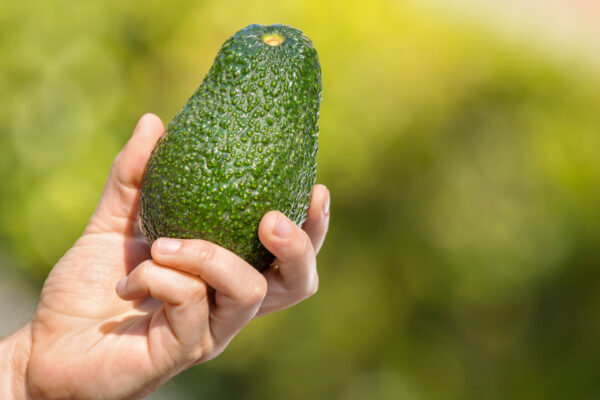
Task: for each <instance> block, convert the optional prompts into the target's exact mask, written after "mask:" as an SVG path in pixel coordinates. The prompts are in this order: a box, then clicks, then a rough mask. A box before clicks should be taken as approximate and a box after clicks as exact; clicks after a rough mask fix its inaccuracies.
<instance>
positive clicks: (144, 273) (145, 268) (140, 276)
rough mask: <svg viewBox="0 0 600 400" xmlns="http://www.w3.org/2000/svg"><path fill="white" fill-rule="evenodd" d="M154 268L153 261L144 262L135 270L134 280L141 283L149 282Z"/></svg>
mask: <svg viewBox="0 0 600 400" xmlns="http://www.w3.org/2000/svg"><path fill="white" fill-rule="evenodd" d="M152 267H153V264H152V261H150V260H146V261H144V262H143V263H141V264H140V265H139V266H138V267H137V268H136V269H135V271H134V272H135V273H134V274H133V277H134V279H136V280H138V281H141V282H147V281H148V279H149V278H150V274H151V273H152Z"/></svg>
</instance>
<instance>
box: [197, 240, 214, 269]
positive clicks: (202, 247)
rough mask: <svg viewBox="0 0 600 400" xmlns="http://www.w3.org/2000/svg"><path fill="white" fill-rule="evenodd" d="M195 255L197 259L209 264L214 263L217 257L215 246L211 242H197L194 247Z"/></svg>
mask: <svg viewBox="0 0 600 400" xmlns="http://www.w3.org/2000/svg"><path fill="white" fill-rule="evenodd" d="M195 256H196V257H197V259H198V260H201V261H203V262H206V263H210V264H212V263H215V262H216V261H217V257H218V254H217V248H216V246H215V245H214V244H212V243H209V242H199V243H198V245H197V247H196V251H195Z"/></svg>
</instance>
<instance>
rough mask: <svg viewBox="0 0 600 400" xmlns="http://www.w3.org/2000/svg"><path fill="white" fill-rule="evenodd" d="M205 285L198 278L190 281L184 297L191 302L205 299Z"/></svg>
mask: <svg viewBox="0 0 600 400" xmlns="http://www.w3.org/2000/svg"><path fill="white" fill-rule="evenodd" d="M206 293H207V289H206V283H204V281H202V280H201V279H200V278H197V279H193V280H191V282H190V284H189V285H188V287H187V288H186V297H187V298H188V299H191V300H192V301H196V302H199V301H202V300H204V299H205V298H206Z"/></svg>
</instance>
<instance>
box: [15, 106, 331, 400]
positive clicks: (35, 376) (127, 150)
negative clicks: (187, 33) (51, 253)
mask: <svg viewBox="0 0 600 400" xmlns="http://www.w3.org/2000/svg"><path fill="white" fill-rule="evenodd" d="M163 132H164V126H163V124H162V123H161V121H160V119H159V118H158V117H156V116H154V115H151V114H147V115H145V116H143V117H142V118H141V119H140V121H139V122H138V125H137V126H136V128H135V130H134V133H133V135H132V137H131V139H130V140H129V141H128V143H127V144H126V146H125V147H124V149H123V150H122V151H121V152H120V153H119V155H118V156H117V157H116V159H115V161H114V163H113V166H112V168H111V172H110V176H109V178H108V181H107V183H106V186H105V189H104V192H103V195H102V198H101V201H100V203H99V205H98V208H97V209H96V211H95V212H94V215H93V216H92V218H91V220H90V222H89V225H88V226H87V228H86V230H85V232H84V234H83V235H82V237H81V238H80V239H79V240H78V241H77V242H76V243H75V245H74V246H73V247H72V248H71V249H70V250H69V251H68V252H67V253H66V254H65V256H64V257H63V258H62V259H61V260H60V261H59V262H58V264H56V266H55V267H54V268H53V270H52V271H51V273H50V275H49V276H48V279H47V280H46V282H45V284H44V288H43V290H42V294H41V299H40V303H39V306H38V309H37V311H36V313H35V315H34V317H33V320H32V322H31V323H30V326H28V327H27V329H25V330H24V331H26V332H28V333H27V334H30V338H31V347H30V351H29V355H28V361H27V363H22V364H24V365H25V364H26V365H27V367H26V371H25V373H24V384H25V385H26V392H27V393H28V394H29V395H30V396H32V397H34V398H44V399H46V398H50V399H54V398H89V399H95V398H102V399H125V398H127V399H129V398H140V397H142V396H144V395H146V394H148V393H149V392H151V391H152V390H154V389H156V388H157V387H158V386H160V385H161V384H162V383H164V382H165V381H167V380H168V379H169V378H171V377H172V376H174V375H175V374H177V373H179V372H181V371H183V370H184V369H187V368H189V367H191V366H193V365H196V364H198V363H202V362H204V361H207V360H210V359H212V358H214V357H215V356H217V355H218V354H220V353H221V352H222V351H223V349H224V348H225V347H226V346H227V344H228V343H229V342H230V341H231V339H232V338H233V337H234V336H235V335H236V333H237V332H239V330H240V329H241V328H242V327H243V326H245V325H246V324H247V323H248V322H249V321H250V320H251V319H252V318H254V317H255V316H257V315H263V314H267V313H270V312H273V311H277V310H280V309H283V308H286V307H289V306H291V305H293V304H295V303H297V302H299V301H301V300H303V299H304V298H306V297H308V296H310V295H311V294H313V293H314V292H315V291H316V289H317V285H318V277H317V272H316V261H315V254H316V252H317V251H318V250H319V248H320V247H321V245H322V243H323V240H324V238H325V234H326V231H327V226H328V222H329V193H328V191H327V189H326V188H325V187H324V186H322V185H316V186H315V187H314V189H313V193H312V199H311V206H310V209H309V214H308V219H307V221H306V223H305V224H304V226H303V229H300V228H299V227H297V226H296V225H294V224H293V223H292V222H291V221H289V220H288V219H287V218H286V217H285V216H283V215H282V214H281V213H279V212H276V211H272V212H269V213H267V214H266V215H265V216H264V218H263V219H262V221H261V223H260V226H259V232H258V234H259V237H260V239H261V241H262V242H263V244H264V245H265V247H267V248H268V249H269V250H270V251H271V252H272V253H273V254H275V256H276V257H277V260H276V262H275V263H274V266H272V267H271V268H269V269H268V270H267V271H266V272H265V273H264V274H261V273H259V272H258V271H256V270H255V269H254V268H252V267H251V266H250V265H249V264H247V263H246V262H245V261H243V260H242V259H241V258H239V257H238V256H236V255H235V254H233V253H231V252H230V251H228V250H226V249H224V248H222V247H219V246H217V245H215V244H212V243H209V242H206V241H203V240H178V239H165V238H162V239H159V240H157V241H156V242H154V244H153V245H152V246H150V245H149V244H148V243H147V241H146V239H145V238H143V237H142V236H141V235H140V233H139V230H138V217H137V214H138V208H137V204H138V199H139V187H140V184H141V179H142V175H143V172H144V168H145V165H146V162H147V160H148V158H149V156H150V153H151V151H152V148H153V147H154V145H155V143H156V141H157V140H158V139H159V137H160V136H161V134H162V133H163ZM125 277H127V278H125ZM117 283H118V284H117ZM208 286H210V287H212V288H214V289H215V294H214V298H211V297H210V296H208V295H207V287H208ZM115 288H116V290H115ZM19 365H20V364H19Z"/></svg>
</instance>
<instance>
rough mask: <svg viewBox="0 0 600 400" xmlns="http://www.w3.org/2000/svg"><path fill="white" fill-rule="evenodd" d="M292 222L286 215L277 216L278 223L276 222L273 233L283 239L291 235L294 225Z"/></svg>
mask: <svg viewBox="0 0 600 400" xmlns="http://www.w3.org/2000/svg"><path fill="white" fill-rule="evenodd" d="M290 224H291V222H290V221H289V220H288V219H287V218H286V217H284V216H283V215H282V214H279V215H278V216H277V223H276V224H275V229H274V230H273V233H275V235H276V236H279V237H280V238H282V239H284V238H287V237H289V236H290V235H291V234H292V226H291V225H290Z"/></svg>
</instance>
